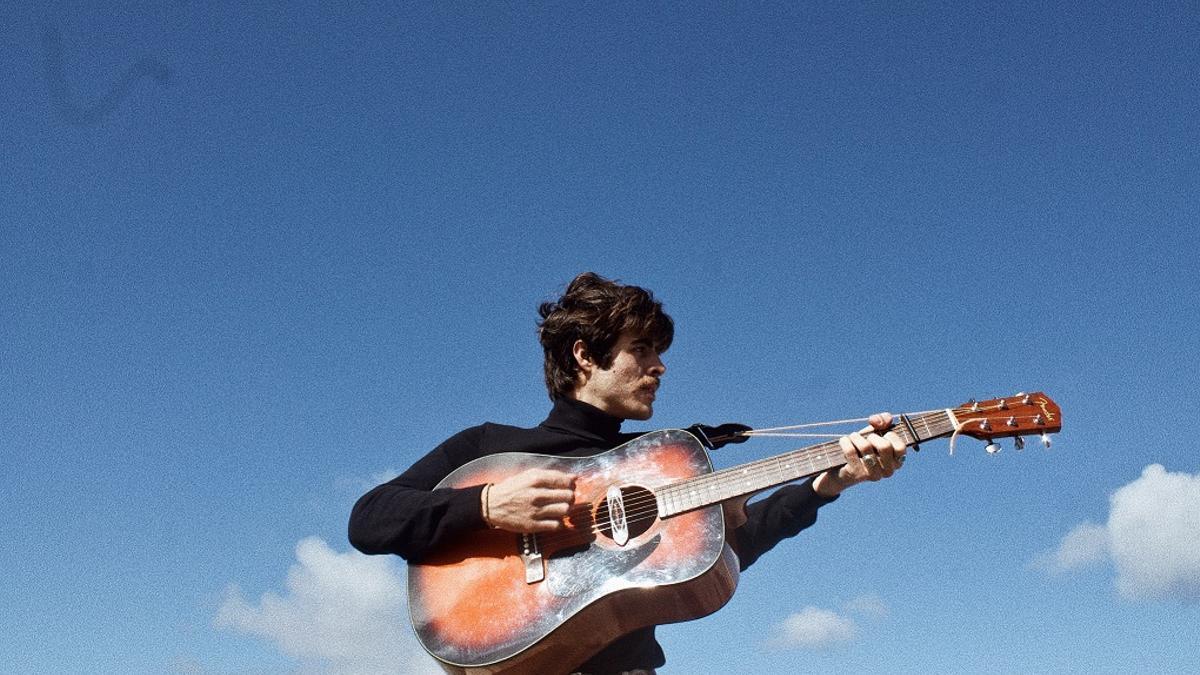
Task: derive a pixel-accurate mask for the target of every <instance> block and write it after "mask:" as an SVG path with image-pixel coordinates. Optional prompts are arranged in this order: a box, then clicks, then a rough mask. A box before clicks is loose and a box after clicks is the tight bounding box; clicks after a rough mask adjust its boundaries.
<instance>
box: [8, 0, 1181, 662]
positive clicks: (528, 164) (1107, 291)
mask: <svg viewBox="0 0 1200 675" xmlns="http://www.w3.org/2000/svg"><path fill="white" fill-rule="evenodd" d="M0 18H2V21H0V30H2V31H3V32H2V35H3V37H4V38H5V39H4V41H3V46H2V47H0V50H3V52H4V55H5V58H3V59H0V74H2V79H0V82H3V83H4V85H5V90H6V91H7V92H8V96H6V97H5V102H4V106H3V108H2V110H0V143H2V145H0V147H3V148H4V152H3V156H4V159H3V162H2V164H3V166H4V173H3V175H4V177H5V180H4V181H2V182H0V254H2V256H3V261H4V264H3V266H0V363H2V364H3V371H2V372H3V373H4V375H3V377H0V430H2V431H3V433H0V461H2V462H3V465H2V468H3V470H2V471H0V494H3V495H4V502H5V503H6V504H7V505H8V507H9V514H10V515H9V517H8V518H6V519H5V521H4V525H3V536H2V537H0V541H2V542H3V543H2V544H0V568H2V569H3V570H4V571H5V572H6V575H5V576H6V582H5V584H4V585H3V586H0V604H2V605H3V606H4V607H5V608H7V610H8V611H7V612H5V614H4V616H2V617H0V634H2V635H4V636H5V637H3V638H0V663H3V664H5V665H6V666H8V667H9V668H11V669H13V670H14V671H16V672H28V673H42V672H45V673H51V672H53V673H72V672H78V673H95V672H122V673H161V672H172V673H203V674H209V673H213V674H215V673H230V674H232V673H275V672H303V673H369V672H428V671H429V670H430V669H431V668H432V662H431V661H429V660H428V658H427V657H426V656H425V655H424V654H423V653H421V651H420V649H419V647H418V646H417V645H416V643H415V641H414V640H413V638H412V636H411V634H410V631H409V629H408V620H407V610H406V605H405V595H404V594H405V589H404V567H403V565H402V564H401V561H398V560H397V559H394V558H391V557H387V556H384V557H368V556H363V555H361V554H358V553H357V552H354V551H353V550H352V549H351V547H350V546H349V544H348V542H347V541H346V533H345V530H346V520H347V518H348V515H349V509H350V507H351V505H352V504H353V503H354V500H355V499H357V498H358V496H359V495H361V494H362V493H363V492H365V491H366V490H367V489H369V488H370V487H371V486H373V485H375V484H377V483H379V482H382V481H384V480H387V479H389V478H390V477H392V476H394V475H396V474H397V473H399V472H400V471H402V470H403V469H404V468H406V467H407V466H408V465H409V464H411V463H412V462H413V461H415V460H416V459H417V458H419V457H420V456H422V455H423V454H424V453H425V452H427V451H428V450H429V449H431V448H432V447H434V446H435V445H436V444H437V443H439V442H441V441H442V440H444V439H445V438H447V437H448V436H450V435H451V434H453V433H455V432H457V431H459V430H461V429H463V428H465V427H468V426H471V425H475V424H479V423H481V422H484V421H495V422H500V423H507V424H515V425H518V426H532V425H535V424H537V423H538V422H539V421H540V420H541V419H543V418H544V416H545V414H546V412H547V411H548V400H547V397H546V393H545V389H544V387H543V384H542V378H541V354H540V351H539V347H538V344H537V340H536V333H535V327H536V319H537V314H536V307H537V305H538V303H540V302H542V301H545V300H548V299H552V298H554V297H556V296H557V295H558V294H559V293H560V292H561V291H562V289H563V287H564V286H565V284H566V283H567V282H568V281H569V280H570V279H571V278H572V277H574V276H575V275H576V274H578V273H579V272H582V271H585V270H593V271H596V272H598V273H600V274H603V275H605V276H607V277H611V278H617V279H620V280H622V281H625V282H628V283H632V284H637V285H641V286H645V287H647V288H650V289H652V290H653V291H654V292H655V294H656V295H657V297H659V298H660V299H662V300H663V302H664V304H665V307H666V309H667V311H668V312H669V313H670V314H671V315H672V316H673V317H674V319H675V321H676V337H675V342H674V344H673V346H672V348H671V349H670V350H669V351H668V352H667V353H666V354H665V355H664V360H665V363H666V365H667V372H666V375H665V377H664V379H663V386H662V389H661V390H660V391H659V394H658V401H657V403H656V413H655V416H654V418H653V419H652V420H650V421H649V422H646V423H627V424H626V425H625V429H626V430H651V429H655V428H666V427H682V426H687V425H690V424H692V423H695V422H705V423H712V424H717V423H722V422H727V421H736V422H742V423H746V424H750V425H752V426H756V427H765V426H775V425H783V424H794V423H801V422H812V421H820V420H828V419H844V418H853V417H861V416H865V415H867V414H870V413H872V412H876V411H879V410H890V411H892V412H902V411H913V410H927V409H931V408H939V407H946V406H952V405H957V404H959V403H962V402H963V401H966V400H967V399H969V398H977V399H983V398H991V397H995V396H1004V395H1011V394H1013V393H1015V392H1018V391H1039V390H1040V391H1045V392H1046V393H1047V394H1049V395H1050V396H1051V397H1052V398H1054V399H1055V400H1056V401H1057V402H1058V403H1059V404H1060V405H1061V407H1062V409H1063V415H1064V429H1063V432H1062V433H1061V434H1059V435H1057V436H1055V437H1054V445H1053V447H1051V448H1050V449H1044V448H1042V447H1041V446H1040V444H1037V443H1036V442H1033V441H1034V440H1035V439H1031V442H1030V443H1029V444H1028V446H1027V447H1026V448H1025V449H1024V450H1023V451H1020V452H1018V451H1016V450H1015V449H1014V448H1013V446H1012V444H1011V443H1010V442H1006V443H1003V445H1004V449H1003V451H1002V452H1001V453H999V454H998V455H995V456H989V455H987V454H986V453H985V452H984V451H983V444H982V443H979V442H975V441H970V440H968V439H962V440H960V441H959V442H958V446H957V449H956V451H955V453H954V456H952V457H951V456H948V447H947V444H946V442H945V441H939V442H932V443H928V444H926V445H923V446H922V451H921V452H920V453H919V454H917V455H915V456H913V457H912V459H911V460H910V461H908V462H907V463H906V466H905V467H904V469H903V471H902V472H901V474H900V475H898V476H897V477H895V478H894V479H892V480H889V481H885V482H883V483H879V484H874V485H864V486H860V487H856V488H854V489H852V490H851V491H849V492H847V493H846V494H845V495H844V496H843V497H842V498H841V499H839V500H838V501H837V502H835V503H834V504H831V505H829V506H828V507H826V508H824V509H822V510H821V513H820V516H819V519H818V522H817V523H816V525H814V526H813V527H812V528H809V529H808V530H806V531H804V532H803V533H801V534H800V535H799V536H798V537H797V538H795V539H793V540H788V541H786V542H784V543H782V544H780V545H779V546H778V547H777V548H776V549H775V550H773V551H771V552H770V553H768V554H767V555H765V556H764V557H763V558H762V559H761V560H760V561H758V562H757V563H756V564H755V565H754V566H753V567H752V568H751V569H750V570H748V571H747V572H746V573H745V574H744V575H743V576H742V579H741V582H740V585H739V588H738V591H737V593H736V595H735V596H734V598H733V599H732V601H731V602H730V603H729V605H728V606H726V607H725V608H723V609H722V610H720V611H719V612H717V613H716V614H714V615H712V616H710V617H706V618H704V619H701V620H697V621H692V622H687V623H683V624H678V625H672V626H667V627H663V628H661V629H660V630H659V636H660V641H661V642H662V644H663V646H664V648H665V650H666V653H667V659H668V662H667V666H666V667H665V668H664V669H662V671H661V672H663V673H664V674H669V673H696V672H728V673H785V672H794V670H795V669H797V668H799V669H809V670H820V671H829V672H858V673H905V672H1038V673H1071V672H1081V671H1087V672H1111V673H1122V672H1131V671H1145V672H1160V673H1187V672H1194V671H1195V670H1196V669H1197V668H1198V667H1200V661H1198V658H1200V657H1197V656H1196V655H1195V654H1194V653H1193V652H1194V650H1193V649H1192V648H1190V647H1188V646H1187V645H1189V644H1192V643H1193V642H1194V636H1193V635H1192V634H1191V632H1190V630H1189V628H1188V627H1189V626H1192V625H1195V624H1196V622H1197V620H1200V606H1198V601H1200V557H1198V554H1197V551H1200V546H1197V542H1200V520H1198V518H1197V516H1196V514H1197V513H1200V508H1198V507H1200V461H1198V460H1197V455H1196V451H1195V449H1194V448H1193V447H1192V445H1193V443H1192V441H1191V436H1192V432H1191V431H1190V425H1189V424H1188V422H1189V420H1191V419H1193V418H1194V417H1195V415H1196V413H1197V412H1200V395H1198V394H1197V390H1196V386H1195V384H1194V382H1193V380H1194V375H1195V373H1196V372H1197V370H1198V368H1197V367H1198V366H1200V362H1198V358H1197V352H1196V349H1195V345H1196V343H1197V330H1196V326H1197V325H1198V320H1200V307H1198V305H1197V302H1196V298H1197V297H1200V265H1198V264H1197V262H1196V260H1195V257H1196V254H1195V252H1196V251H1197V250H1198V248H1200V228H1198V227H1197V225H1200V218H1198V215H1200V198H1198V196H1197V195H1200V150H1198V148H1200V114H1197V113H1198V112H1200V76H1198V75H1197V74H1198V73H1200V67H1198V66H1200V57H1198V56H1197V46H1198V43H1200V39H1198V38H1200V12H1197V10H1196V8H1195V7H1194V6H1193V5H1189V4H1187V3H1157V4H1150V5H1126V4H1121V3H1101V4H1099V5H1088V6H1078V5H1072V4H1068V3H1016V4H1006V5H995V6H993V5H984V4H981V3H957V4H956V3H921V4H918V5H914V6H905V7H897V6H893V5H891V4H888V3H879V2H856V3H848V4H847V3H843V4H837V5H830V6H824V5H802V4H801V5H795V4H790V3H762V4H756V5H752V6H742V5H736V4H717V3H703V4H700V5H696V6H692V7H689V8H687V9H686V10H685V9H682V8H677V7H673V6H666V5H664V6H656V5H649V6H648V5H642V4H635V3H618V4H611V5H578V6H577V5H572V4H546V5H533V6H526V5H522V4H494V5H487V6H485V7H479V6H475V5H470V4H451V5H439V6H390V5H386V4H381V5H371V4H355V5H353V6H329V5H325V4H322V3H316V2H297V3H260V4H256V5H253V6H238V7H234V6H228V7H225V6H222V7H211V6H208V5H202V4H198V3H189V2H177V3H150V2H133V3H121V4H116V3H99V4H96V3H81V2H55V3H49V4H45V5H37V6H33V5H29V6H16V5H14V6H10V7H6V8H4V9H2V10H0ZM791 440H794V439H761V440H755V441H753V442H750V443H746V444H742V445H737V446H731V447H730V448H726V449H722V450H720V451H717V452H716V453H714V462H715V463H716V464H717V465H718V466H729V465H732V464H737V463H742V462H746V461H751V460H754V459H759V458H762V457H766V456H771V455H774V454H779V453H781V452H784V451H786V450H789V449H792V448H794V447H796V446H797V443H793V442H789V441H791Z"/></svg>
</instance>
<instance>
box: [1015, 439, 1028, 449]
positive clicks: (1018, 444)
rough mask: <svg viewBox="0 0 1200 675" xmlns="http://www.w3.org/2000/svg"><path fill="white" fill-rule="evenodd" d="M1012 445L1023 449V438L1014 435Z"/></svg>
mask: <svg viewBox="0 0 1200 675" xmlns="http://www.w3.org/2000/svg"><path fill="white" fill-rule="evenodd" d="M1013 447H1015V448H1016V449H1018V450H1024V449H1025V439H1024V438H1021V437H1020V436H1014V437H1013Z"/></svg>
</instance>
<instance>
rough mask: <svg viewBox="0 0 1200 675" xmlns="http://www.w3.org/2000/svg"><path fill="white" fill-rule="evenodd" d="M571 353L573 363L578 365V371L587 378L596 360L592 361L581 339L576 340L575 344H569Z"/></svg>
mask: <svg viewBox="0 0 1200 675" xmlns="http://www.w3.org/2000/svg"><path fill="white" fill-rule="evenodd" d="M571 355H572V356H574V357H575V365H576V366H578V367H579V373H580V374H581V375H583V377H584V379H587V377H588V376H589V375H591V374H592V370H593V369H594V368H595V367H596V362H595V361H592V357H591V355H589V354H588V350H587V345H585V344H584V343H583V340H576V341H575V344H573V345H571Z"/></svg>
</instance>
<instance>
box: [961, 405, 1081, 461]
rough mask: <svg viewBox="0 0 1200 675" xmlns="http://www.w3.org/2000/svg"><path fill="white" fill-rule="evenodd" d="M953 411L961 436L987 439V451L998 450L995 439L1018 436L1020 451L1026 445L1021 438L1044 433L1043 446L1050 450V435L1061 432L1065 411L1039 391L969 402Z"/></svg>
mask: <svg viewBox="0 0 1200 675" xmlns="http://www.w3.org/2000/svg"><path fill="white" fill-rule="evenodd" d="M953 412H954V416H955V418H957V420H958V423H959V433H961V434H965V435H967V436H973V437H975V438H979V439H983V440H986V441H987V442H988V443H989V445H988V452H995V451H996V450H999V446H996V445H995V444H994V443H993V440H994V439H997V438H1007V437H1009V436H1014V437H1017V447H1018V448H1019V447H1021V446H1022V445H1023V441H1022V440H1021V437H1023V436H1030V435H1033V434H1041V436H1042V443H1044V444H1045V445H1046V447H1050V439H1049V437H1048V436H1047V434H1051V433H1054V432H1057V431H1060V430H1062V411H1061V410H1059V408H1058V404H1057V403H1055V402H1054V401H1052V400H1051V399H1050V397H1049V396H1046V395H1045V394H1043V393H1042V392H1040V391H1039V392H1035V393H1032V394H1025V393H1020V394H1017V395H1015V396H1008V397H1004V398H993V399H989V400H986V401H974V400H972V401H967V402H966V403H964V404H962V405H960V406H958V407H957V408H955V409H954V411H953ZM993 448H995V449H993Z"/></svg>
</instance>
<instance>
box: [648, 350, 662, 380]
mask: <svg viewBox="0 0 1200 675" xmlns="http://www.w3.org/2000/svg"><path fill="white" fill-rule="evenodd" d="M646 372H648V373H650V374H651V375H653V376H654V377H662V376H663V373H665V372H667V364H665V363H663V362H662V359H661V358H659V356H658V354H655V355H654V356H653V357H652V359H651V361H650V367H649V368H648V369H646Z"/></svg>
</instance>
